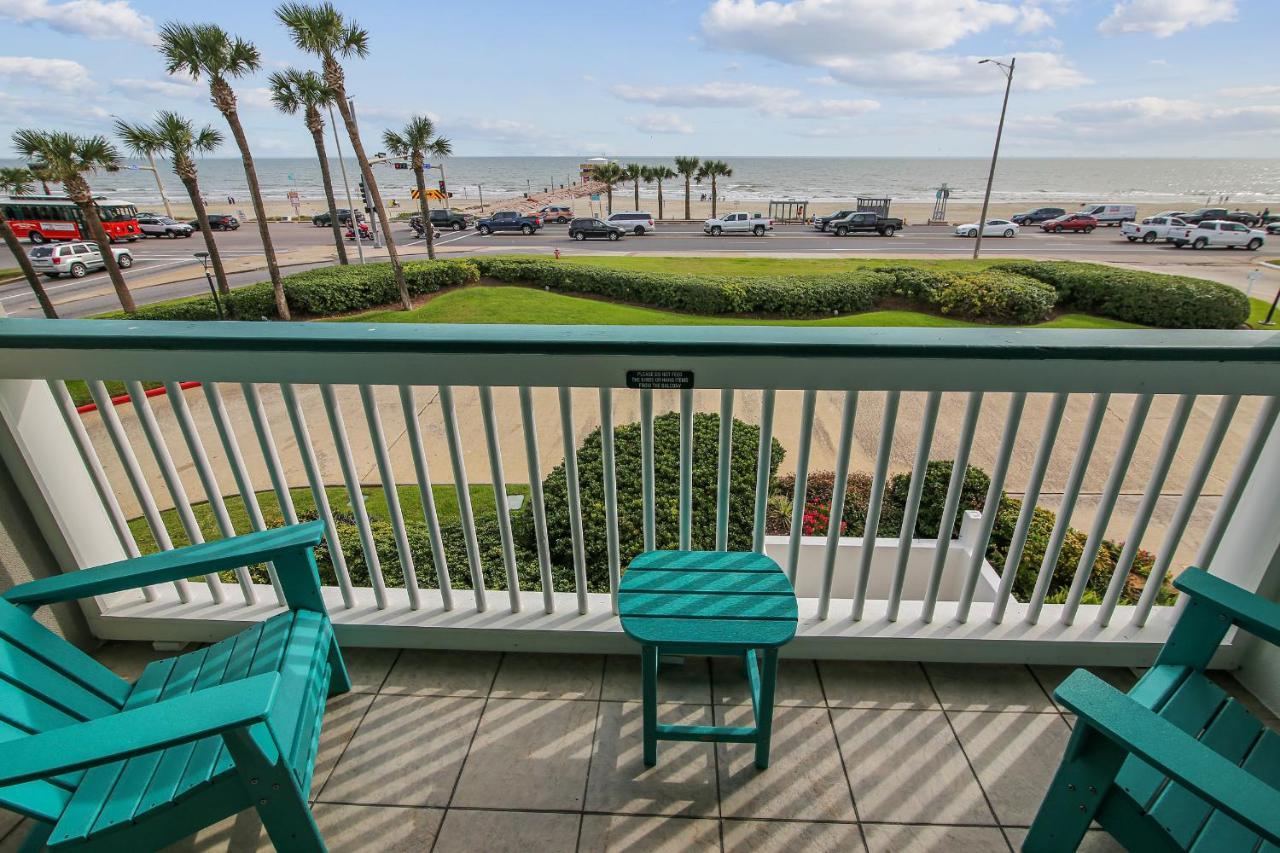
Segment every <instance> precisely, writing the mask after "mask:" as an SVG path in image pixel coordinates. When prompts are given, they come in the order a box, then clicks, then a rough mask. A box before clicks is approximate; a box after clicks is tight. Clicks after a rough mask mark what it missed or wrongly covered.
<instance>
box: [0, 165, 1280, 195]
mask: <svg viewBox="0 0 1280 853" xmlns="http://www.w3.org/2000/svg"><path fill="white" fill-rule="evenodd" d="M586 159H587V158H586V157H585V156H584V157H581V158H578V157H450V158H448V159H447V160H445V161H444V169H445V174H446V177H447V179H448V184H449V189H450V190H451V191H452V192H453V193H454V196H455V198H461V199H464V200H474V199H476V198H477V196H478V194H479V193H480V192H483V193H484V197H485V200H486V201H488V200H489V199H491V198H492V199H495V200H496V199H499V198H503V197H510V196H518V195H520V194H521V193H524V192H526V191H528V190H532V191H533V192H540V191H542V190H544V189H546V188H548V187H551V186H552V185H555V186H559V185H561V184H565V183H568V182H570V181H574V180H577V176H578V166H579V164H580V163H581V162H583V161H585V160H586ZM719 159H722V160H725V161H726V162H727V163H728V164H729V165H730V166H731V167H732V168H733V176H732V177H730V178H728V179H724V180H721V181H720V182H719V183H718V190H719V192H720V194H722V195H725V196H727V197H728V198H730V199H741V200H767V199H772V198H800V199H808V200H810V201H839V200H845V199H853V198H855V197H857V196H875V197H889V198H893V199H895V200H898V201H932V200H933V198H934V195H935V192H936V190H937V188H938V187H939V186H941V185H942V184H943V183H944V182H945V183H946V184H947V185H948V186H949V187H950V188H951V199H952V200H953V201H967V200H977V199H981V197H982V191H983V189H984V187H985V184H986V179H987V169H988V166H989V161H988V160H986V159H984V158H910V157H721V158H719ZM617 160H618V162H620V163H628V162H636V163H642V164H652V165H657V164H663V163H665V164H667V165H672V166H674V164H673V163H672V162H671V159H670V158H664V157H635V158H629V157H618V158H617ZM0 163H3V164H4V165H16V162H15V161H0ZM255 163H256V165H257V168H258V179H259V181H260V183H261V185H262V190H263V193H264V195H265V196H266V197H267V199H268V200H269V201H285V200H286V197H287V193H289V192H290V191H296V192H297V193H298V194H299V195H300V196H301V197H302V198H303V199H304V200H315V199H320V198H322V197H323V192H322V190H321V184H320V169H319V166H318V164H317V163H316V161H315V159H314V158H272V157H260V158H255ZM375 168H376V169H377V175H378V182H379V186H382V187H384V188H385V189H386V190H387V191H388V193H389V194H391V195H400V196H408V195H409V189H410V188H412V187H413V186H414V178H413V173H412V172H411V171H408V170H396V169H393V168H391V167H390V166H377V167H375ZM199 169H200V183H201V187H202V188H203V190H204V193H205V195H206V197H208V198H209V199H210V200H217V201H222V200H224V199H225V197H226V196H235V197H236V198H237V202H239V203H241V204H246V203H247V197H246V196H247V191H246V189H245V182H244V171H243V169H242V168H241V165H240V161H239V160H238V159H230V158H217V159H214V158H210V159H206V160H202V161H201V162H200V163H199ZM332 172H333V175H334V180H335V181H336V182H337V185H338V186H337V188H338V196H339V199H340V200H339V204H341V205H343V206H345V199H343V198H342V197H343V195H344V191H343V189H342V185H341V174H340V171H339V168H338V163H337V161H336V160H334V161H333V163H332ZM161 173H162V175H161V177H162V179H163V180H164V181H165V187H166V190H167V192H168V193H169V195H170V197H172V198H175V199H177V198H181V197H182V196H183V192H182V186H181V184H179V183H178V181H177V178H176V177H175V176H174V175H173V174H172V173H171V172H170V171H169V170H168V169H166V168H165V166H164V164H162V165H161ZM347 175H348V177H349V178H350V180H351V186H352V192H353V193H354V192H355V191H356V190H355V185H356V181H357V178H358V171H357V170H356V168H355V164H354V161H352V160H351V159H349V158H348V160H347ZM438 179H439V172H438V171H432V172H429V173H428V185H429V186H434V183H435V181H436V180H438ZM91 182H92V185H93V188H94V191H95V192H97V193H101V194H105V195H110V196H114V197H117V198H125V199H129V200H131V201H136V202H139V203H153V202H157V201H159V193H158V192H157V190H156V186H155V180H154V178H153V177H152V175H151V173H150V172H146V171H130V170H128V169H123V170H121V171H119V172H115V173H109V174H108V173H99V174H97V175H94V176H92V179H91ZM708 189H709V188H708V187H705V186H704V187H695V188H694V197H695V198H697V197H698V195H700V194H701V193H702V192H706V191H708ZM625 191H626V192H627V193H628V194H629V193H630V191H631V190H630V185H627V186H626V187H625ZM615 192H618V191H617V190H615ZM640 193H641V195H642V196H644V197H646V198H654V197H656V195H657V191H656V188H655V187H653V186H646V185H645V184H643V183H642V184H641V188H640ZM666 193H667V196H668V198H671V199H675V198H677V197H682V195H683V184H682V181H681V179H679V178H677V179H676V180H674V181H671V182H668V183H667V184H666ZM1221 197H1226V198H1227V199H1228V200H1229V201H1230V202H1232V203H1235V204H1240V205H1242V206H1245V207H1255V206H1262V205H1263V204H1267V203H1269V204H1271V205H1272V206H1273V207H1274V206H1276V204H1277V202H1280V159H1268V160H1225V159H1224V160H1211V159H1101V158H1097V159H1086V158H1071V159H1038V158H1037V159H1027V158H1007V159H1003V160H1001V161H1000V164H999V167H998V169H997V172H996V180H995V185H994V188H993V191H992V198H993V199H994V200H996V201H1015V200H1016V201H1027V202H1032V203H1034V202H1035V201H1036V200H1037V199H1045V200H1049V199H1061V200H1064V201H1065V200H1078V201H1080V202H1085V201H1131V202H1133V203H1139V204H1140V203H1153V204H1154V203H1160V202H1163V201H1169V202H1173V201H1188V200H1203V201H1205V202H1208V201H1210V200H1211V201H1213V202H1216V201H1218V199H1219V198H1221Z"/></svg>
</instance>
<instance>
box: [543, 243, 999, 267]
mask: <svg viewBox="0 0 1280 853" xmlns="http://www.w3.org/2000/svg"><path fill="white" fill-rule="evenodd" d="M634 239H638V240H642V239H644V238H643V237H637V238H634ZM711 248H714V247H711ZM526 257H528V256H526ZM563 260H564V261H565V262H567V263H573V264H587V265H594V266H601V267H614V268H617V269H626V270H637V271H643V272H672V273H685V274H688V275H822V274H824V273H836V272H848V271H849V269H850V268H852V267H928V268H931V269H946V270H951V271H953V272H973V271H974V270H984V269H986V268H987V267H989V266H991V265H992V264H998V263H1003V262H1004V261H1008V260H1022V259H1021V258H993V259H991V260H983V261H975V260H915V259H912V260H902V259H895V258H857V259H856V260H850V259H849V258H674V257H652V256H637V257H591V256H587V257H569V258H564V259H563Z"/></svg>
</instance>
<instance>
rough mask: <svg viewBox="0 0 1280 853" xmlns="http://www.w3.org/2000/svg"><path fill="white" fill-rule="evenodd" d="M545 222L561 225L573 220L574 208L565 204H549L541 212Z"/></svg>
mask: <svg viewBox="0 0 1280 853" xmlns="http://www.w3.org/2000/svg"><path fill="white" fill-rule="evenodd" d="M538 213H540V214H541V215H542V221H543V222H556V223H559V224H560V225H563V224H565V223H566V222H568V221H569V220H570V219H573V208H572V207H569V206H568V205H565V204H549V205H547V206H546V207H544V208H542V210H539V211H538Z"/></svg>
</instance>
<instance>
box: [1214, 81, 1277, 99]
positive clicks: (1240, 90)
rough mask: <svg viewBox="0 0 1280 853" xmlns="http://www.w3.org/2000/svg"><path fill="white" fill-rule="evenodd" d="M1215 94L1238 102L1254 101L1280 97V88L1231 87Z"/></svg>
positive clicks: (1260, 86) (1271, 86)
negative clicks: (1255, 99)
mask: <svg viewBox="0 0 1280 853" xmlns="http://www.w3.org/2000/svg"><path fill="white" fill-rule="evenodd" d="M1214 94H1216V95H1218V96H1219V97H1222V98H1231V99H1233V100H1238V101H1246V100H1252V99H1254V98H1275V97H1280V86H1275V85H1267V86H1262V85H1259V86H1230V87H1228V88H1226V89H1219V90H1218V91H1217V92H1215V93H1214Z"/></svg>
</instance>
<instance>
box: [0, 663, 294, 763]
mask: <svg viewBox="0 0 1280 853" xmlns="http://www.w3.org/2000/svg"><path fill="white" fill-rule="evenodd" d="M279 685H280V676H279V675H278V674H277V673H274V672H269V673H266V674H264V675H255V676H253V677H252V678H246V679H244V680H243V681H236V682H232V683H231V684H221V685H218V686H217V687H210V688H207V689H205V690H200V691H198V692H196V693H190V694H187V695H185V696H178V697H176V698H173V699H162V700H160V701H159V702H156V703H155V704H153V705H145V706H143V707H141V708H134V709H132V710H129V711H121V712H120V713H118V714H112V715H110V716H107V717H99V718H98V719H96V720H88V721H86V722H83V723H76V724H75V725H71V726H65V727H63V728H60V729H51V730H50V731H47V732H43V733H41V734H38V735H31V736H30V737H26V738H22V739H20V740H11V741H5V744H4V749H3V750H0V787H2V786H7V785H17V784H20V783H22V782H29V781H31V780H33V779H45V778H48V777H50V776H56V775H58V774H60V773H68V772H70V771H73V770H82V769H84V768H86V767H93V766H95V765H98V764H106V763H107V762H110V761H119V760H121V759H125V758H130V757H132V756H135V755H141V754H143V753H146V752H154V751H155V750H158V749H164V748H165V747H170V746H176V745H178V744H180V743H187V742H190V741H194V740H199V739H200V738H204V737H209V736H210V735H216V734H221V733H222V732H225V731H228V730H231V729H238V728H242V727H245V726H249V725H252V724H254V723H261V722H264V721H265V720H266V719H267V715H268V713H269V712H270V711H271V706H272V703H274V702H275V698H276V691H277V689H278V688H279Z"/></svg>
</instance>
